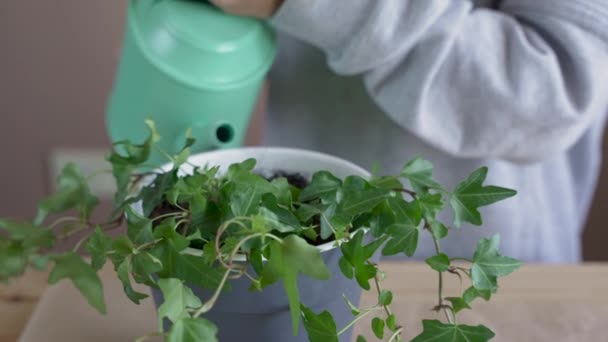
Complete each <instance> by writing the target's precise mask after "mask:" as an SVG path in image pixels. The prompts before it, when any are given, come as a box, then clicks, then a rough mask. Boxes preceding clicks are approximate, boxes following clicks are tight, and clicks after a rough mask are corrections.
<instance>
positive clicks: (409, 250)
mask: <svg viewBox="0 0 608 342" xmlns="http://www.w3.org/2000/svg"><path fill="white" fill-rule="evenodd" d="M387 234H388V235H389V236H390V237H391V239H390V240H389V241H388V242H387V243H386V245H385V246H384V249H382V255H395V254H399V253H404V254H405V255H407V256H409V257H411V256H413V255H414V253H416V248H417V247H418V237H419V230H418V227H416V226H413V225H411V224H394V225H392V226H390V227H389V229H388V231H387Z"/></svg>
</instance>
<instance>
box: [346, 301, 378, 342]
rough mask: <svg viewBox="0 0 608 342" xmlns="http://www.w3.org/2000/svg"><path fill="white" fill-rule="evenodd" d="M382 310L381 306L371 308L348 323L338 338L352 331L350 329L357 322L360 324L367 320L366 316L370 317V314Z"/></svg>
mask: <svg viewBox="0 0 608 342" xmlns="http://www.w3.org/2000/svg"><path fill="white" fill-rule="evenodd" d="M381 309H382V307H381V306H374V307H372V308H370V309H369V310H367V311H364V312H362V313H360V314H359V315H358V316H357V317H355V319H353V321H352V322H350V323H348V325H347V326H345V327H344V328H343V329H342V330H340V331H339V332H338V336H339V335H342V334H344V333H345V332H346V331H347V330H348V329H350V327H352V326H353V325H355V324H356V323H357V322H359V321H360V320H362V319H363V318H365V317H366V316H368V315H369V314H370V313H372V312H374V311H376V310H381Z"/></svg>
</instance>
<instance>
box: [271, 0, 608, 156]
mask: <svg viewBox="0 0 608 342" xmlns="http://www.w3.org/2000/svg"><path fill="white" fill-rule="evenodd" d="M498 3H500V5H498V6H497V7H496V8H495V9H488V8H481V7H474V6H473V4H472V2H471V1H468V0H449V1H448V0H285V3H284V4H283V5H282V7H281V8H280V9H279V11H278V12H277V13H276V15H275V16H274V17H273V18H271V23H272V24H273V25H274V26H275V27H277V28H278V29H279V30H281V31H283V32H285V33H287V34H290V35H292V36H294V37H296V38H298V39H301V40H303V41H306V42H308V43H310V44H312V45H314V46H316V47H318V48H320V49H322V50H323V51H324V52H325V54H326V56H327V61H328V64H329V66H330V67H331V68H332V70H334V72H336V73H338V74H342V75H362V76H363V78H364V80H365V84H366V87H367V89H368V92H369V94H370V96H371V97H372V98H373V99H374V100H375V101H376V103H378V105H379V106H380V107H381V108H383V110H384V111H385V112H386V113H387V115H389V116H390V117H391V118H392V120H394V122H395V123H396V124H398V125H400V126H401V127H403V128H404V129H405V130H408V131H409V132H411V133H412V134H415V135H416V136H418V137H420V138H421V139H423V140H425V141H426V142H428V143H429V144H431V145H433V146H435V147H437V148H439V149H441V150H443V151H445V152H446V153H449V154H451V155H454V156H459V157H465V158H501V159H505V160H510V161H515V162H534V161H537V160H540V159H542V158H545V157H550V156H551V155H552V154H555V153H559V152H563V151H564V150H566V149H568V148H569V147H570V146H572V145H573V144H574V143H575V142H576V141H577V140H578V139H579V138H580V137H581V135H582V134H583V133H584V132H585V131H586V130H587V129H588V128H589V127H590V125H593V124H598V122H600V121H601V120H599V118H600V117H603V116H604V115H606V113H608V1H605V0H504V1H499V2H498Z"/></svg>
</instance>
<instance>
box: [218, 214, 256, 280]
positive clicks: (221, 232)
mask: <svg viewBox="0 0 608 342" xmlns="http://www.w3.org/2000/svg"><path fill="white" fill-rule="evenodd" d="M243 219H249V218H248V217H235V218H233V219H230V220H228V221H226V222H224V223H222V225H221V226H220V227H219V228H218V230H217V233H216V235H215V243H214V246H215V255H216V259H217V261H219V263H220V264H221V265H222V266H223V267H224V268H226V269H229V270H230V269H231V268H232V266H231V265H229V264H227V263H225V262H224V260H223V259H222V251H221V249H220V241H221V237H222V235H224V232H225V231H226V229H228V227H230V225H231V224H233V223H234V224H238V225H240V226H241V227H242V228H243V229H245V230H247V226H245V224H243V222H241V221H240V220H243Z"/></svg>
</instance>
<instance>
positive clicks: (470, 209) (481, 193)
mask: <svg viewBox="0 0 608 342" xmlns="http://www.w3.org/2000/svg"><path fill="white" fill-rule="evenodd" d="M487 173H488V168H487V167H482V168H480V169H478V170H476V171H475V172H473V173H472V174H471V175H470V176H469V177H468V178H467V179H466V180H464V181H463V182H461V183H460V184H458V185H457V186H456V189H455V190H454V192H453V193H452V196H451V198H450V204H451V206H452V209H453V211H454V225H455V226H456V227H460V226H461V224H462V223H463V222H469V223H472V224H474V225H478V226H479V225H481V224H482V220H481V214H480V213H479V211H478V210H477V209H478V208H480V207H483V206H486V205H490V204H492V203H495V202H498V201H501V200H504V199H506V198H509V197H512V196H515V195H516V194H517V192H516V191H514V190H511V189H506V188H501V187H497V186H483V182H484V181H485V179H486V175H487Z"/></svg>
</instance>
